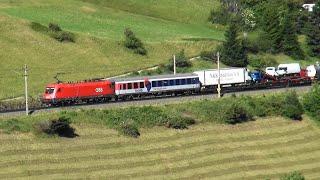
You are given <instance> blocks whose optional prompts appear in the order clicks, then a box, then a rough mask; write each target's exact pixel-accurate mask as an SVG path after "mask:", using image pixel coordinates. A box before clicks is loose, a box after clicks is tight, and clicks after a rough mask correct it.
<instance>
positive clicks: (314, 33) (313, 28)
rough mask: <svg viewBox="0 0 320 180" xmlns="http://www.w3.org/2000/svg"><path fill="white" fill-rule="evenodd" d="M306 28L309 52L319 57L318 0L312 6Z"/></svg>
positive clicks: (319, 10)
mask: <svg viewBox="0 0 320 180" xmlns="http://www.w3.org/2000/svg"><path fill="white" fill-rule="evenodd" d="M306 29H307V30H306V31H307V44H308V46H309V49H310V52H309V54H310V56H316V57H320V1H318V2H317V3H316V5H315V6H314V7H313V11H312V13H311V17H310V18H309V22H308V24H307V27H306Z"/></svg>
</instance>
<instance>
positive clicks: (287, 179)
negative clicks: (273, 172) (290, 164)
mask: <svg viewBox="0 0 320 180" xmlns="http://www.w3.org/2000/svg"><path fill="white" fill-rule="evenodd" d="M281 180H305V178H304V176H303V175H302V174H301V173H300V172H298V171H293V172H291V173H289V174H286V175H284V176H283V177H281Z"/></svg>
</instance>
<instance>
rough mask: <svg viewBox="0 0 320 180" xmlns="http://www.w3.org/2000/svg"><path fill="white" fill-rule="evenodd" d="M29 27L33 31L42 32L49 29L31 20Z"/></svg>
mask: <svg viewBox="0 0 320 180" xmlns="http://www.w3.org/2000/svg"><path fill="white" fill-rule="evenodd" d="M30 27H31V29H33V30H34V31H37V32H42V33H47V32H48V30H49V29H48V27H46V26H44V25H42V24H40V23H37V22H31V24H30Z"/></svg>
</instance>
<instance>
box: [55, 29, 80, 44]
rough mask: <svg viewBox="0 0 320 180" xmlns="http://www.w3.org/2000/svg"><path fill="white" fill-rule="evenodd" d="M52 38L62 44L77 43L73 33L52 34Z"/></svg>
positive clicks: (59, 32) (60, 32)
mask: <svg viewBox="0 0 320 180" xmlns="http://www.w3.org/2000/svg"><path fill="white" fill-rule="evenodd" d="M50 35H51V37H53V38H54V39H56V40H58V41H60V42H65V41H66V42H75V36H74V34H73V33H71V32H66V31H58V32H51V33H50Z"/></svg>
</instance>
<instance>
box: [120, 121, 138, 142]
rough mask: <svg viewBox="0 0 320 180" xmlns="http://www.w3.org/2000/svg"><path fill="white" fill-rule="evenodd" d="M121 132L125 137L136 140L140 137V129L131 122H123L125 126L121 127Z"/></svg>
mask: <svg viewBox="0 0 320 180" xmlns="http://www.w3.org/2000/svg"><path fill="white" fill-rule="evenodd" d="M119 131H120V132H121V134H123V135H125V136H130V137H134V138H138V137H139V136H140V132H139V130H138V128H137V127H136V126H135V125H133V123H129V122H123V124H121V125H120V127H119Z"/></svg>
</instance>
